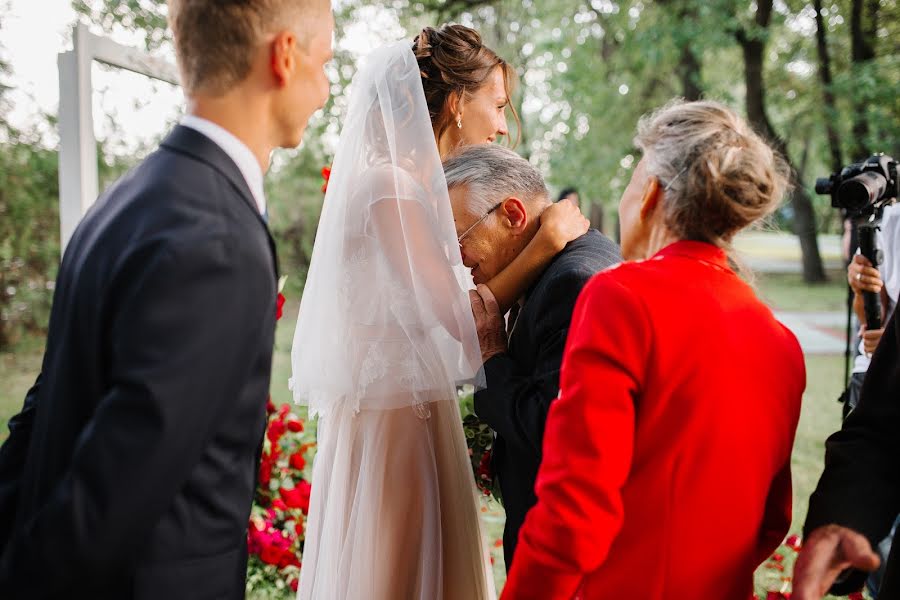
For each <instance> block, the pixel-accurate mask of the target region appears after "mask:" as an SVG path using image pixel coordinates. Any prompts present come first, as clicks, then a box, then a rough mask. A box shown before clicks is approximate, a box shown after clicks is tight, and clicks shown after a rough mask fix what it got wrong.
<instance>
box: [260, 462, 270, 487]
mask: <svg viewBox="0 0 900 600" xmlns="http://www.w3.org/2000/svg"><path fill="white" fill-rule="evenodd" d="M272 466H273V465H272V463H271V462H269V459H268V457H267V456H265V455H263V459H262V461H260V463H259V483H260V485H262V486H265V487H268V485H269V482H270V481H272Z"/></svg>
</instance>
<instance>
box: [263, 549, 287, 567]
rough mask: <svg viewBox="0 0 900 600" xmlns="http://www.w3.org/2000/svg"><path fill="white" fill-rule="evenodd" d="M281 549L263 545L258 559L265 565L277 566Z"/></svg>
mask: <svg viewBox="0 0 900 600" xmlns="http://www.w3.org/2000/svg"><path fill="white" fill-rule="evenodd" d="M281 555H282V552H281V549H280V548H278V547H276V546H273V545H265V546H263V547H262V550H261V551H260V553H259V559H260V560H261V561H263V562H264V563H266V564H267V565H278V563H279V561H281Z"/></svg>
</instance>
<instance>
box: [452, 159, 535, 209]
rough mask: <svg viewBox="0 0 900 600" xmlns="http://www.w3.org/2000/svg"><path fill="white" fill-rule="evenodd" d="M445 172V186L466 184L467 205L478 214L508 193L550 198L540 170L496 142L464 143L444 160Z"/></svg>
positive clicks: (525, 198)
mask: <svg viewBox="0 0 900 600" xmlns="http://www.w3.org/2000/svg"><path fill="white" fill-rule="evenodd" d="M444 175H445V177H446V178H447V187H448V188H450V189H453V188H455V187H458V186H461V185H464V186H466V189H467V191H468V197H469V202H468V206H469V209H470V210H471V211H472V212H473V213H475V214H479V215H482V214H487V212H488V211H489V210H491V209H492V208H494V207H495V206H496V205H497V203H498V202H502V201H503V200H505V199H506V198H509V197H510V196H518V197H519V198H520V199H521V200H526V201H528V200H544V201H549V192H548V191H547V186H546V184H545V183H544V178H543V177H542V176H541V173H540V172H539V171H538V170H537V169H536V168H535V167H534V166H533V165H532V164H531V163H530V162H528V161H527V160H525V159H524V158H522V157H521V156H519V155H518V154H516V153H515V152H513V151H512V150H510V149H508V148H504V147H502V146H498V145H496V144H476V145H473V146H467V147H466V148H464V149H463V150H460V151H459V152H457V153H455V154H453V155H451V156H450V157H449V158H448V159H447V160H445V161H444Z"/></svg>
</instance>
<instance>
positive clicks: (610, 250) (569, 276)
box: [528, 229, 622, 300]
mask: <svg viewBox="0 0 900 600" xmlns="http://www.w3.org/2000/svg"><path fill="white" fill-rule="evenodd" d="M621 261H622V256H621V253H620V252H619V247H618V246H617V245H616V243H615V242H613V241H612V240H611V239H609V238H608V237H606V236H605V235H603V234H602V233H600V232H599V231H597V230H596V229H590V230H588V232H587V233H586V234H584V235H583V236H581V237H580V238H578V239H576V240H573V241H572V242H570V243H569V244H568V245H567V246H566V247H565V248H564V249H563V251H562V252H560V253H559V254H558V255H557V256H556V258H554V259H553V262H551V263H550V266H549V267H547V270H546V271H545V272H544V274H543V276H542V277H541V278H540V279H539V280H538V282H537V283H536V284H535V285H534V287H533V288H532V290H531V291H530V292H529V294H528V297H529V298H540V297H542V296H544V295H549V296H557V297H558V296H560V295H563V296H566V295H571V294H572V293H574V294H575V295H576V296H577V295H578V293H579V292H580V291H581V288H582V287H583V286H584V284H586V283H587V282H588V280H589V279H591V277H593V276H594V275H596V274H597V273H598V272H600V271H602V270H604V269H606V268H608V267H611V266H612V265H615V264H618V263H619V262H621ZM573 300H574V298H573Z"/></svg>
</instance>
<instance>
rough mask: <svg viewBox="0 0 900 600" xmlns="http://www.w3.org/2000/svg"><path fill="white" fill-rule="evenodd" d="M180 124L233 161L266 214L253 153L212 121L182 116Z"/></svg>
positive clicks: (259, 174) (261, 173)
mask: <svg viewBox="0 0 900 600" xmlns="http://www.w3.org/2000/svg"><path fill="white" fill-rule="evenodd" d="M181 124H182V125H184V126H185V127H190V128H191V129H193V130H195V131H199V132H200V133H202V134H203V135H205V136H206V137H208V138H209V139H211V140H212V141H213V142H215V144H216V145H217V146H219V147H220V148H221V149H222V150H223V151H224V152H225V154H227V155H228V157H229V158H230V159H231V160H232V161H234V164H236V165H237V168H238V170H240V172H241V175H243V176H244V181H246V182H247V187H249V188H250V193H251V194H253V199H254V200H255V201H256V205H257V207H258V208H259V212H260V214H262V215H265V214H266V196H265V192H264V189H263V172H262V169H261V168H260V166H259V162H258V161H257V160H256V156H254V155H253V151H251V150H250V148H248V147H247V145H246V144H245V143H244V142H242V141H241V140H239V139H238V138H237V137H235V135H234V134H232V133H231V132H229V131H228V130H226V129H225V128H223V127H221V126H219V125H216V124H215V123H213V122H212V121H208V120H206V119H203V118H200V117H198V116H195V115H184V116H183V117H181Z"/></svg>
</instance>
